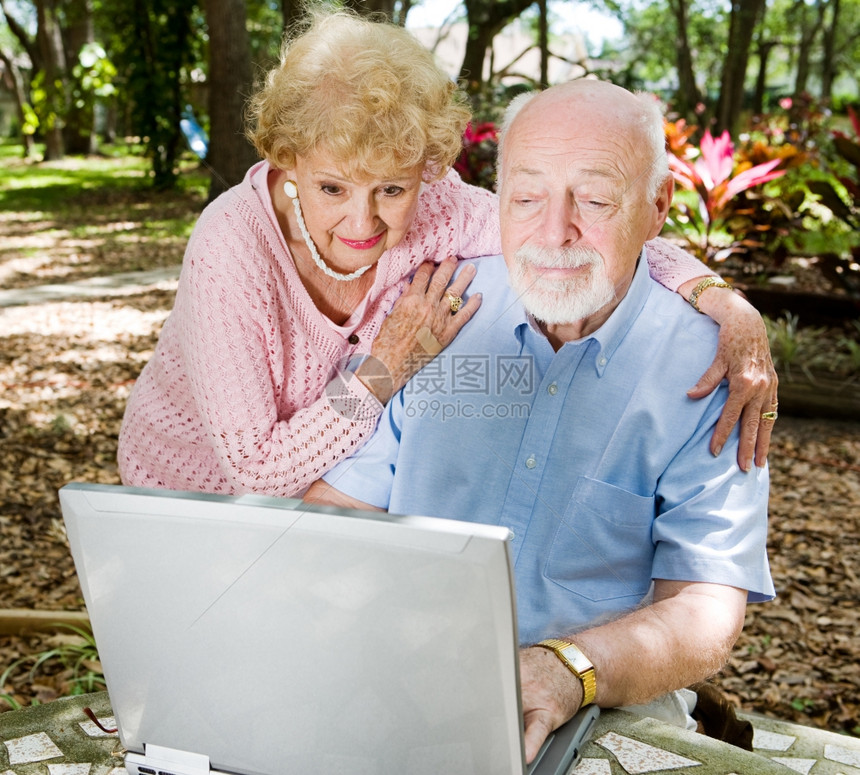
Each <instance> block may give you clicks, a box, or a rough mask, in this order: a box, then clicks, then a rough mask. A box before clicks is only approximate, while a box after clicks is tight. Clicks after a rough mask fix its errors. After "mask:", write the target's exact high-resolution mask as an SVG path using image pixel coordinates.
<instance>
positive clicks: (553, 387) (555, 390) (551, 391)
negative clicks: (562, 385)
mask: <svg viewBox="0 0 860 775" xmlns="http://www.w3.org/2000/svg"><path fill="white" fill-rule="evenodd" d="M546 392H547V393H549V394H550V395H551V396H554V395H555V394H556V393H558V385H556V384H555V382H553V383H552V384H551V385H549V386H548V387H547V389H546Z"/></svg>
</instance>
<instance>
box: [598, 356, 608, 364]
mask: <svg viewBox="0 0 860 775" xmlns="http://www.w3.org/2000/svg"><path fill="white" fill-rule="evenodd" d="M597 364H598V365H599V366H605V365H606V356H604V355H601V356H600V357H599V358H598V359H597Z"/></svg>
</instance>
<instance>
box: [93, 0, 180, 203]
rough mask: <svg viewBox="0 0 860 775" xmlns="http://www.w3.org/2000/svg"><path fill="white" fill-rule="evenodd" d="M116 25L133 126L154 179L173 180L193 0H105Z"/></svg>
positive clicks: (162, 184)
mask: <svg viewBox="0 0 860 775" xmlns="http://www.w3.org/2000/svg"><path fill="white" fill-rule="evenodd" d="M104 9H105V11H106V12H107V13H109V14H110V16H111V18H112V21H113V28H114V31H115V35H114V42H115V45H116V47H117V50H116V51H115V52H114V58H115V60H116V62H117V65H118V67H117V69H118V71H119V74H120V75H119V76H118V78H117V80H118V81H119V82H120V83H121V85H122V87H123V89H124V92H125V95H126V99H127V101H128V103H129V108H130V110H132V111H133V112H134V117H135V126H136V128H137V130H138V131H139V133H140V135H141V136H142V137H143V142H144V146H145V148H146V153H147V156H148V158H149V159H150V161H151V163H152V170H153V180H152V182H153V185H154V186H155V187H156V188H159V189H166V188H172V187H173V186H174V185H175V184H176V179H177V174H178V171H177V168H176V163H177V159H178V158H179V155H180V153H181V151H182V149H183V147H184V144H183V140H182V133H181V130H180V128H179V121H180V119H181V117H182V109H183V107H184V105H185V103H186V102H187V101H188V100H187V91H188V88H189V86H190V80H191V79H190V70H191V68H192V67H193V65H194V61H195V60H194V57H193V45H192V29H193V28H192V19H193V18H194V13H195V11H196V5H195V2H194V0H152V1H151V2H148V3H141V4H137V3H134V4H129V3H125V2H122V0H105V3H104Z"/></svg>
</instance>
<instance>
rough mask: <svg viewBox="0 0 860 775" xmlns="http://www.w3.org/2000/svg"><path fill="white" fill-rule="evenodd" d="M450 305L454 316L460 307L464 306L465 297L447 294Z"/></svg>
mask: <svg viewBox="0 0 860 775" xmlns="http://www.w3.org/2000/svg"><path fill="white" fill-rule="evenodd" d="M445 295H446V296H447V297H448V304H450V305H451V314H452V315H453V314H454V313H455V312H456V311H457V310H458V309H460V307H462V306H463V297H462V296H455V295H454V294H453V293H446V294H445Z"/></svg>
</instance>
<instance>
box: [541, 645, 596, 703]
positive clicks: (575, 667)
mask: <svg viewBox="0 0 860 775" xmlns="http://www.w3.org/2000/svg"><path fill="white" fill-rule="evenodd" d="M537 645H538V646H541V647H542V648H545V649H549V650H550V651H554V652H555V655H556V656H557V657H558V658H559V659H560V660H561V661H562V662H563V663H564V665H565V667H567V669H568V670H570V672H571V673H573V674H574V675H575V676H576V677H577V678H578V679H579V681H580V683H581V684H582V704H581V705H580V706H579V707H580V708H584V707H585V706H586V705H591V703H593V702H594V698H595V696H596V695H597V676H596V675H595V671H594V665H593V664H592V663H591V660H590V659H589V658H588V657H587V656H585V654H583V653H582V651H580V649H579V646H577V645H576V644H575V643H571V642H570V641H568V640H559V639H557V638H549V639H548V640H542V641H541V642H540V643H538V644H537Z"/></svg>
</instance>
